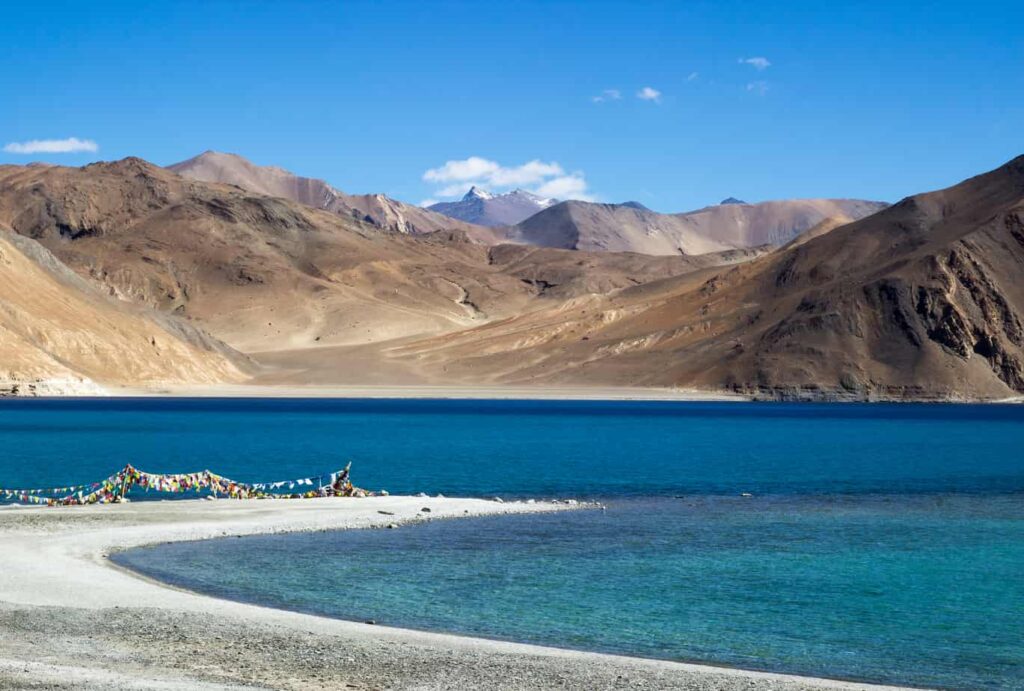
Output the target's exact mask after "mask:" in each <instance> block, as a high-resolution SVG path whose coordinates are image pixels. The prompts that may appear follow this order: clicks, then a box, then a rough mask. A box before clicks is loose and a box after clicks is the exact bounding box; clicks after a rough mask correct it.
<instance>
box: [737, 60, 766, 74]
mask: <svg viewBox="0 0 1024 691" xmlns="http://www.w3.org/2000/svg"><path fill="white" fill-rule="evenodd" d="M737 62H739V63H740V64H741V65H750V66H751V67H753V68H754V69H755V70H757V71H758V72H764V71H765V70H766V69H768V68H769V67H771V66H772V63H771V60H769V59H768V58H765V57H756V58H740V59H739V60H738V61H737Z"/></svg>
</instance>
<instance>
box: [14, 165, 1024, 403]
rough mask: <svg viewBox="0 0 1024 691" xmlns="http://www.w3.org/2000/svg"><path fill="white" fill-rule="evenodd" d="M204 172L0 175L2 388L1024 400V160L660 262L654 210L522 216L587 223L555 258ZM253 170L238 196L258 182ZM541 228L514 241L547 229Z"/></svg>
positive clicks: (759, 227)
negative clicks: (642, 390)
mask: <svg viewBox="0 0 1024 691" xmlns="http://www.w3.org/2000/svg"><path fill="white" fill-rule="evenodd" d="M207 158H210V157H209V156H207ZM200 168H201V167H200V166H197V165H195V164H192V165H190V166H189V169H190V170H186V171H185V172H186V174H188V175H189V176H188V177H185V176H183V175H180V174H178V173H176V172H174V171H173V170H168V169H164V168H160V167H157V166H154V165H152V164H150V163H147V162H146V161H143V160H141V159H137V158H128V159H124V160H121V161H115V162H111V163H95V164H90V165H88V166H84V167H82V168H68V167H61V166H37V165H29V166H0V305H2V307H3V309H0V354H2V357H3V359H2V362H3V366H2V368H0V381H2V383H0V389H2V390H7V391H9V392H10V391H15V390H16V391H17V392H19V393H26V392H29V393H32V392H35V393H76V392H77V393H81V392H96V391H101V390H108V389H110V388H111V387H119V386H134V387H143V388H146V389H149V390H153V389H160V388H163V387H172V386H181V385H188V386H202V385H213V384H225V383H243V382H244V383H262V384H280V385H289V386H294V385H299V384H399V385H414V384H459V385H487V386H501V385H510V384H515V385H551V384H579V385H606V386H625V385H629V386H668V387H683V388H696V389H704V390H715V391H721V390H729V391H735V392H740V393H745V394H750V395H754V396H758V397H771V398H780V397H782V398H822V397H828V398H849V399H858V400H861V399H867V398H911V399H943V400H949V399H961V398H970V399H998V398H1005V397H1011V396H1017V395H1021V394H1022V393H1024V366H1022V363H1024V328H1022V316H1021V315H1022V313H1024V288H1022V287H1021V286H1024V281H1021V272H1022V267H1024V222H1022V218H1024V157H1021V158H1017V159H1014V160H1013V161H1011V162H1009V163H1007V164H1006V165H1004V166H1002V167H1000V168H998V169H996V170H994V171H991V172H989V173H986V174H983V175H981V176H978V177H976V178H972V179H970V180H967V181H965V182H963V183H961V184H959V185H956V186H954V187H951V188H949V189H946V190H940V191H936V192H930V193H925V194H920V195H915V196H912V197H908V198H907V199H904V200H902V201H900V202H899V203H897V204H895V205H892V206H890V207H886V208H881V209H880V210H878V211H876V212H875V213H872V214H870V215H867V216H865V217H863V218H860V219H859V220H853V221H851V220H850V219H851V218H852V217H853V216H855V215H857V214H861V213H866V212H867V211H869V210H870V209H868V208H866V207H864V206H863V204H864V203H862V202H849V203H848V204H847V203H846V202H845V201H844V200H839V201H833V202H829V204H826V205H822V204H821V203H806V202H801V203H799V204H797V203H795V202H794V203H790V205H789V206H788V207H787V208H788V209H790V211H787V212H786V213H788V214H790V215H789V216H788V217H786V218H785V219H784V220H785V223H783V225H782V226H772V225H771V224H768V223H762V222H760V221H758V222H757V223H756V224H754V223H753V222H752V221H750V224H748V225H743V224H741V223H738V222H737V220H736V219H747V220H748V221H749V220H750V219H755V220H756V219H758V218H761V217H762V216H759V214H767V213H769V212H771V214H776V216H775V217H783V216H784V214H781V212H779V211H778V209H773V208H772V207H767V210H766V211H762V210H760V208H759V207H761V205H748V204H743V203H730V204H722V205H718V206H715V207H709V208H708V209H703V210H700V211H698V212H694V214H682V215H657V216H673V217H675V216H682V217H683V220H686V219H689V220H688V221H687V223H691V224H693V225H692V227H691V226H690V225H687V226H686V227H683V226H672V228H677V229H678V230H673V231H672V232H675V233H676V235H674V236H673V237H674V242H675V243H676V245H675V246H674V247H673V248H672V251H669V250H668V249H664V250H659V251H657V252H656V251H655V250H658V249H659V247H664V246H663V245H658V246H654V245H651V246H648V247H645V249H647V250H648V251H649V253H646V254H641V253H636V252H623V251H618V250H619V247H618V246H616V245H615V243H620V244H622V245H624V244H626V243H627V241H628V242H629V243H637V242H639V239H637V238H638V237H648V236H646V235H643V234H642V233H641V229H642V226H640V225H636V224H640V223H642V222H652V223H653V222H654V221H653V220H652V219H651V218H649V217H646V216H645V214H647V213H653V212H649V211H648V210H646V209H644V208H643V207H642V206H641V205H638V204H629V205H588V204H584V203H580V202H562V203H559V204H555V205H552V206H551V207H549V208H548V209H546V210H544V211H542V212H541V213H540V214H537V215H541V216H542V215H544V214H551V213H554V212H556V211H557V210H558V209H559V207H562V208H563V209H565V208H568V209H570V210H572V212H573V213H572V216H571V218H570V221H571V223H572V224H574V225H575V226H578V227H581V228H583V227H584V223H583V221H587V222H588V223H591V224H592V225H590V226H589V227H590V228H591V229H594V228H603V230H601V233H603V235H597V232H598V231H597V230H590V231H588V232H589V236H590V237H593V238H595V239H594V240H593V241H590V240H588V241H587V242H589V243H591V244H590V245H589V246H591V247H593V248H594V249H598V248H600V251H591V250H589V249H587V247H588V245H587V244H586V243H581V242H580V241H579V239H578V237H579V236H577V240H576V242H575V243H571V244H573V246H574V247H575V249H562V248H556V247H540V246H536V245H526V244H509V243H502V242H500V239H501V238H500V237H491V238H485V237H482V236H477V237H473V235H472V232H471V231H475V229H478V228H480V227H481V226H476V225H471V227H470V228H469V229H468V230H467V229H466V228H465V227H461V226H458V225H455V226H449V225H447V223H448V222H447V221H443V222H441V224H442V227H441V228H439V229H437V230H434V231H433V232H430V231H426V230H420V229H419V228H417V230H416V231H415V232H410V231H409V229H408V227H406V228H405V230H404V231H403V229H402V228H401V227H393V226H388V225H387V224H384V225H382V224H381V223H380V219H374V218H367V215H366V214H364V215H360V214H353V213H351V212H350V211H348V210H347V209H350V208H355V207H350V206H347V202H344V198H343V197H341V196H336V197H335V202H337V203H338V204H341V203H345V204H346V206H344V207H343V206H337V207H336V208H331V207H332V206H333V205H334V203H335V202H329V203H327V204H326V205H322V204H315V203H314V202H316V201H317V200H318V199H320V200H323V199H324V198H323V197H319V196H317V193H316V192H315V188H316V186H315V185H312V184H310V185H309V186H308V188H302V187H301V186H291V187H289V185H290V184H291V183H288V184H286V185H283V186H281V187H276V188H272V187H269V186H268V187H266V188H265V189H266V190H268V191H266V192H264V191H258V190H254V189H252V187H249V186H239V185H237V183H231V184H225V183H224V182H220V181H204V180H200V179H197V178H196V176H195V175H194V174H193V173H192V171H195V170H197V169H200ZM232 168H233V169H234V170H235V171H237V170H239V169H240V168H244V166H239V165H238V162H237V161H236V162H233V163H232ZM257 172H258V173H259V175H258V176H257V177H256V179H255V180H254V181H251V182H250V183H249V185H256V184H257V183H259V184H265V185H268V184H269V183H268V182H267V180H268V179H272V178H273V177H274V176H273V175H272V174H269V173H266V170H265V169H258V171H257ZM203 175H207V176H213V175H214V173H213V172H210V171H209V168H206V172H204V173H203ZM289 175H290V174H285V176H284V179H285V180H287V179H288V177H287V176H289ZM282 184H283V183H282ZM284 192H288V194H289V195H294V196H302V195H303V194H307V193H309V194H311V195H312V196H306V197H304V199H305V200H306V201H296V200H293V199H291V198H289V196H287V195H284V194H283V193H284ZM339 195H340V193H339ZM879 206H880V205H879ZM606 207H607V208H606ZM413 208H414V207H413ZM421 211H423V212H424V213H431V212H429V211H426V210H421ZM581 211H586V212H588V213H589V212H591V211H593V212H594V213H599V214H602V215H604V216H602V217H601V219H602V220H600V223H599V222H598V221H589V220H588V219H587V218H586V217H585V216H582V215H580V213H578V212H581ZM559 213H563V212H559ZM801 214H803V215H801ZM693 215H696V216H697V218H696V219H693V218H689V217H690V216H693ZM434 216H436V214H434ZM606 217H611V218H612V219H617V220H615V224H617V226H613V227H619V228H620V231H619V235H621V236H622V237H623V238H625V239H622V240H620V239H618V238H619V235H616V234H615V233H609V231H608V230H607V228H608V227H609V225H608V224H607V223H606V222H605V221H604V220H603V218H606ZM815 217H820V218H818V220H817V221H816V222H815V223H811V220H812V219H813V218H815ZM428 218H431V217H428ZM441 218H444V217H441ZM581 219H583V220H581ZM622 219H626V220H622ZM636 219H645V220H644V221H641V220H636ZM722 219H724V220H722ZM533 220H534V219H527V221H526V222H524V223H520V224H519V226H517V227H518V228H520V229H521V228H522V227H523V226H524V225H527V226H529V227H530V228H538V227H540V226H539V225H532V224H533ZM656 220H659V221H660V220H662V219H656ZM797 220H799V223H800V224H801V225H804V224H810V225H808V227H807V231H806V233H804V234H802V235H798V236H797V237H793V234H794V232H793V231H791V230H785V229H786V228H790V227H791V226H792V224H793V223H795V222H796V221H797ZM627 221H628V222H627ZM716 223H721V224H722V225H720V226H716ZM745 223H746V221H745ZM755 226H756V228H755ZM694 228H696V230H693V229H694ZM780 228H781V230H780ZM682 230H693V233H692V234H690V235H686V234H684V233H683V232H682ZM536 232H540V231H536ZM643 232H646V231H643ZM668 233H669V229H668V228H665V229H662V228H655V229H653V230H651V232H650V235H649V237H659V236H664V235H668ZM729 233H731V235H730V234H729ZM584 235H587V233H584ZM649 237H648V241H649V242H653V241H652V240H649ZM709 238H710V239H709ZM602 239H603V241H604V244H603V245H602V244H601V242H598V241H600V240H602ZM684 240H685V241H686V242H690V243H691V245H689V246H686V247H681V246H680V245H682V244H683V241H684ZM698 240H700V241H702V242H704V243H705V244H704V245H702V246H697V245H696V244H695V243H697V242H698ZM548 242H552V243H553V242H554V240H548ZM659 242H660V240H659ZM711 242H714V243H718V244H709V243H711ZM741 243H750V244H756V245H758V246H756V247H752V248H749V247H748V248H739V249H737V248H736V247H735V245H737V244H741ZM537 244H540V243H537ZM562 244H563V245H569V244H570V243H568V242H563V243H562ZM688 250H689V251H688ZM698 251H699V252H700V253H696V252H698ZM659 255H660V256H659Z"/></svg>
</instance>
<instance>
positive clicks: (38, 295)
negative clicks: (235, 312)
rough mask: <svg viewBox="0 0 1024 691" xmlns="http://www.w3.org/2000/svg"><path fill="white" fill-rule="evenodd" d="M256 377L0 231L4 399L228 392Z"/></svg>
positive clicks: (194, 334)
mask: <svg viewBox="0 0 1024 691" xmlns="http://www.w3.org/2000/svg"><path fill="white" fill-rule="evenodd" d="M247 369H249V363H247V362H246V360H245V358H243V357H242V356H240V355H239V354H238V353H233V352H232V351H231V350H230V349H228V348H227V347H226V346H224V345H223V344H221V343H218V342H216V341H214V340H213V339H211V338H210V337H209V336H207V335H206V334H204V333H203V332H201V331H199V330H198V329H196V328H195V327H194V326H191V325H189V324H187V323H184V322H182V321H180V320H178V319H176V318H175V317H172V316H169V315H166V314H160V313H155V312H151V311H149V310H145V309H143V308H139V307H136V306H133V305H129V304H125V303H121V302H119V301H116V300H113V299H111V298H109V297H108V296H106V295H103V294H102V293H100V292H99V291H98V290H97V289H96V288H95V287H94V286H93V285H91V284H90V283H88V282H87V281H85V280H83V279H82V278H80V277H79V276H77V275H76V274H74V273H73V272H71V271H70V270H69V269H67V267H65V266H64V265H63V264H61V263H60V262H59V261H58V260H57V259H56V258H55V257H54V256H53V255H52V254H50V253H49V252H48V251H47V250H46V249H44V248H43V247H41V246H40V245H39V244H38V243H37V242H35V241H34V240H30V239H29V238H25V237H22V236H19V235H15V234H13V233H9V232H7V231H4V230H0V395H3V394H12V393H13V394H39V395H61V394H92V395H96V394H102V393H103V392H104V388H103V387H104V385H121V386H140V385H143V386H161V385H167V384H192V385H195V384H221V383H229V382H238V381H242V380H243V379H245V378H246V376H245V370H247Z"/></svg>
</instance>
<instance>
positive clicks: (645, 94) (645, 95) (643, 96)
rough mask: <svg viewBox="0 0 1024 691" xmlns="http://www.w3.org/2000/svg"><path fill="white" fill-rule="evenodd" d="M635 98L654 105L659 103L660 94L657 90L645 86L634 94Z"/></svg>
mask: <svg viewBox="0 0 1024 691" xmlns="http://www.w3.org/2000/svg"><path fill="white" fill-rule="evenodd" d="M636 97H637V98H639V99H640V100H641V101H653V102H655V103H661V92H660V91H658V90H657V89H653V88H651V87H649V86H645V87H644V88H642V89H640V91H637V92H636Z"/></svg>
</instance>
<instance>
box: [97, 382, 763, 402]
mask: <svg viewBox="0 0 1024 691" xmlns="http://www.w3.org/2000/svg"><path fill="white" fill-rule="evenodd" d="M108 391H109V392H110V393H111V394H113V395H115V396H139V397H156V398H159V397H167V398H391V399H403V398H408V399H463V400H522V401H531V400H538V401H540V400H550V401H721V402H725V401H732V402H746V401H750V400H752V399H751V398H750V397H748V396H742V395H739V394H732V393H729V392H713V391H700V390H697V389H672V388H655V387H651V388H644V387H614V386H606V387H599V386H593V387H591V386H551V387H546V386H545V387H540V386H537V387H532V386H429V385H414V386H398V385H351V386H344V385H325V386H312V385H302V386H288V385H256V384H238V385H222V386H174V387H163V388H159V389H157V388H154V389H145V388H123V389H113V388H108Z"/></svg>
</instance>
